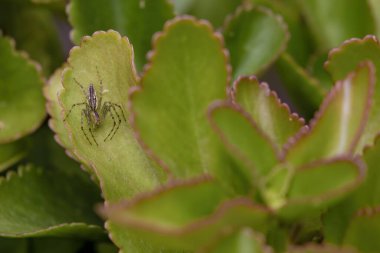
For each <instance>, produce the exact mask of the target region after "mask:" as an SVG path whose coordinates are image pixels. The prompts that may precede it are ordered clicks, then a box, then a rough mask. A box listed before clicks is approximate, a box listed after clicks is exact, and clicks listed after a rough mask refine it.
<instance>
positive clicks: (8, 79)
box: [0, 36, 45, 143]
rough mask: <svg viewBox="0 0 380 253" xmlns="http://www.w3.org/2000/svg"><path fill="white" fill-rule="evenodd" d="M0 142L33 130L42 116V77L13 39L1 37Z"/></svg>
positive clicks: (39, 123) (38, 124)
mask: <svg viewBox="0 0 380 253" xmlns="http://www.w3.org/2000/svg"><path fill="white" fill-rule="evenodd" d="M0 66H2V67H1V68H0V101H1V103H0V112H1V113H0V114H1V116H0V143H7V142H11V141H14V140H17V139H20V138H21V137H23V136H25V135H27V134H29V133H31V132H33V131H34V130H35V129H37V128H38V127H39V126H40V125H41V123H42V121H43V120H44V118H45V104H44V103H45V101H44V98H43V95H42V84H43V82H42V78H41V75H40V72H39V71H38V68H37V67H36V66H35V65H34V64H33V63H32V62H31V61H30V60H29V59H28V58H27V57H26V55H25V54H23V53H19V52H16V51H15V48H14V42H13V41H11V40H10V39H8V38H5V37H1V36H0Z"/></svg>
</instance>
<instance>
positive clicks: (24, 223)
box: [0, 166, 103, 238]
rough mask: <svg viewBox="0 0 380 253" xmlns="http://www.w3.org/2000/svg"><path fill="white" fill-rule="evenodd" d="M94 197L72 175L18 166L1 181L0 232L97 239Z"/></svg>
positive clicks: (99, 229)
mask: <svg viewBox="0 0 380 253" xmlns="http://www.w3.org/2000/svg"><path fill="white" fill-rule="evenodd" d="M94 196H96V195H94V194H93V192H92V189H91V188H88V187H86V185H84V184H83V182H81V181H80V180H78V179H77V178H76V177H75V175H74V176H73V175H71V176H70V175H68V174H67V173H63V172H60V171H58V170H42V169H38V168H35V167H33V166H26V167H21V168H19V169H18V171H17V173H14V172H9V173H8V174H7V176H6V178H1V181H0V202H1V205H0V235H1V236H5V237H30V236H33V237H36V236H60V237H75V238H77V237H84V238H100V237H102V236H103V230H102V228H101V221H100V220H99V219H98V217H97V216H96V215H95V213H94V212H93V207H94V204H95V203H96V202H98V201H99V199H98V198H97V197H96V198H94Z"/></svg>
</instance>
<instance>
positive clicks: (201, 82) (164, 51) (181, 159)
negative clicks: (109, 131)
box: [130, 17, 229, 177]
mask: <svg viewBox="0 0 380 253" xmlns="http://www.w3.org/2000/svg"><path fill="white" fill-rule="evenodd" d="M228 82H229V65H228V58H227V52H226V51H225V49H224V47H223V42H222V38H221V36H220V34H216V33H214V32H213V30H212V27H211V26H210V24H208V23H207V22H205V21H198V20H195V19H194V18H191V17H179V18H176V19H174V20H172V21H170V22H168V23H167V24H166V25H165V28H164V31H163V32H162V33H160V34H158V35H157V36H156V37H155V40H154V45H153V51H152V52H151V53H150V63H149V65H148V66H147V68H146V71H145V73H144V75H143V77H142V79H141V82H140V84H141V86H140V87H139V89H135V90H134V92H133V93H132V94H131V96H130V102H131V104H130V105H131V107H130V109H131V112H132V114H133V121H132V124H133V125H134V128H135V130H136V132H137V134H138V137H139V139H140V142H141V143H142V145H143V146H144V147H145V148H146V150H147V152H148V154H150V155H151V156H152V157H153V158H154V159H155V160H156V161H157V162H158V163H159V164H160V165H161V166H162V167H164V168H166V169H167V170H169V169H170V171H171V172H172V174H174V175H175V176H177V177H188V176H192V175H198V174H200V173H202V172H207V171H212V170H213V169H214V168H213V162H214V161H213V160H214V159H215V158H216V157H217V156H218V153H217V152H219V151H218V149H219V148H220V144H219V143H217V139H216V138H215V136H213V134H212V131H211V128H210V126H209V125H208V123H207V120H206V111H207V107H208V105H209V104H210V103H211V102H212V101H214V100H216V99H222V98H225V97H226V87H227V84H228Z"/></svg>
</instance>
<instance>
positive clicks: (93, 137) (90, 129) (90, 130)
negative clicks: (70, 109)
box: [88, 125, 99, 146]
mask: <svg viewBox="0 0 380 253" xmlns="http://www.w3.org/2000/svg"><path fill="white" fill-rule="evenodd" d="M88 131H89V132H90V134H91V137H92V139H93V140H94V142H95V144H96V146H99V144H98V143H97V141H96V139H95V136H94V133H93V132H92V128H91V125H90V126H89V127H88Z"/></svg>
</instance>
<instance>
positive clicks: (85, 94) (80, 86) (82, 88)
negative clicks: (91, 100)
mask: <svg viewBox="0 0 380 253" xmlns="http://www.w3.org/2000/svg"><path fill="white" fill-rule="evenodd" d="M73 79H74V81H75V82H76V83H77V85H78V86H79V88H80V89H81V90H82V93H83V95H84V96H85V97H87V92H86V90H85V89H84V87H83V85H82V84H80V83H79V82H78V80H77V79H75V77H74V78H73Z"/></svg>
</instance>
